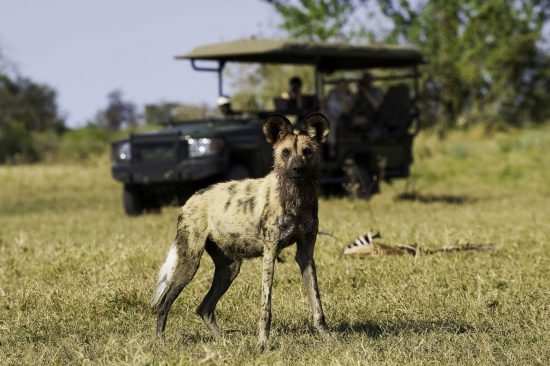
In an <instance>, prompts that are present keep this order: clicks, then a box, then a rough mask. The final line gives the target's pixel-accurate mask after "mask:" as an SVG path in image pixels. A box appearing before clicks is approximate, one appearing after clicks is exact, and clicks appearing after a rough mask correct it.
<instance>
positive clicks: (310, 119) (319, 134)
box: [302, 112, 330, 144]
mask: <svg viewBox="0 0 550 366" xmlns="http://www.w3.org/2000/svg"><path fill="white" fill-rule="evenodd" d="M302 131H304V132H305V133H306V134H307V135H308V136H309V137H310V138H312V139H313V140H315V141H317V142H318V143H320V144H322V143H324V142H326V141H327V138H328V133H329V132H330V123H329V122H328V119H327V117H325V116H324V115H323V114H322V113H319V112H315V113H310V114H308V115H307V116H306V118H304V121H303V122H302Z"/></svg>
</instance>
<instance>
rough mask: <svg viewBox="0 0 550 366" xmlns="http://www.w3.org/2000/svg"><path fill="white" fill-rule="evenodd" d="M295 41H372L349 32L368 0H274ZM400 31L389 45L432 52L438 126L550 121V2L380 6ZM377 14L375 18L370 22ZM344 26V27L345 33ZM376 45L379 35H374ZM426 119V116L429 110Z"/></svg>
mask: <svg viewBox="0 0 550 366" xmlns="http://www.w3.org/2000/svg"><path fill="white" fill-rule="evenodd" d="M268 3H270V4H272V5H273V6H274V9H275V11H277V12H278V13H279V14H280V15H281V16H282V18H283V23H282V26H281V27H282V28H283V29H285V30H287V31H288V33H289V35H290V36H291V37H293V38H298V39H304V40H319V41H326V40H339V41H354V42H365V41H366V40H367V38H368V37H367V36H366V34H367V33H368V32H365V31H364V29H366V25H364V27H363V28H362V29H361V27H359V29H349V27H348V28H346V27H347V25H348V23H349V19H350V18H351V16H350V15H351V14H353V13H354V12H356V11H357V9H359V8H360V7H361V5H363V4H365V3H367V1H365V0H355V1H352V0H296V1H290V0H269V1H268ZM370 5H372V6H378V7H379V10H380V12H381V13H382V14H383V16H385V17H386V19H387V21H388V22H391V23H393V29H392V30H391V31H390V32H389V34H385V35H378V36H379V37H380V36H383V37H382V39H384V41H385V42H386V43H408V44H412V45H416V46H418V47H419V48H420V50H421V51H422V52H423V53H424V55H425V57H426V59H427V61H428V62H427V64H426V65H425V66H424V67H423V70H422V71H423V75H424V76H423V79H422V83H421V85H422V90H423V92H424V93H423V94H424V96H425V99H424V104H425V108H424V110H426V109H427V111H428V113H427V115H428V116H431V117H432V118H431V122H432V123H436V122H437V123H438V125H439V126H440V127H441V129H442V130H445V129H447V128H449V127H452V126H455V125H456V124H457V123H458V122H459V121H460V122H461V123H472V122H475V121H479V120H483V121H486V122H487V123H491V121H498V120H503V119H504V120H506V121H507V122H510V123H516V124H519V123H521V122H522V121H523V120H526V119H539V120H543V119H545V118H548V117H550V115H549V112H550V107H549V106H548V103H545V102H544V101H545V100H547V98H548V97H549V92H548V90H549V89H548V86H549V83H550V82H549V73H550V72H549V71H548V67H547V65H548V61H549V55H548V53H547V52H546V53H545V51H544V50H543V49H542V48H541V47H539V42H540V41H541V39H542V29H543V27H544V25H545V24H547V21H548V19H549V16H550V0H492V1H479V0H465V1H461V0H445V1H443V0H434V1H426V0H424V1H422V0H421V1H412V0H399V1H397V0H382V1H379V2H372V1H371V4H370ZM369 16H370V15H367V18H368V17H369ZM338 28H340V29H338ZM371 40H372V37H371ZM425 116H426V113H425Z"/></svg>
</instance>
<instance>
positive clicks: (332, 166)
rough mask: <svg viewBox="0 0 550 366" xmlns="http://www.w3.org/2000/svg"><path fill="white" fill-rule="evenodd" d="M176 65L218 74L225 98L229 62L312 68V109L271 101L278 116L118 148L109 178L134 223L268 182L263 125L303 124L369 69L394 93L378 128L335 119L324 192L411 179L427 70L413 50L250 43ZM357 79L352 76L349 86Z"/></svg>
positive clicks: (177, 126)
mask: <svg viewBox="0 0 550 366" xmlns="http://www.w3.org/2000/svg"><path fill="white" fill-rule="evenodd" d="M176 59H184V60H190V61H191V66H192V67H193V68H194V69H195V70H196V71H205V72H215V73H217V74H218V81H219V82H218V93H219V95H220V96H222V95H223V77H222V71H223V69H224V66H226V65H227V63H230V62H239V63H271V64H294V65H310V66H311V67H312V71H313V72H314V75H315V93H314V94H313V95H309V96H304V98H305V99H304V100H307V101H308V103H305V105H303V106H302V107H303V108H302V109H301V110H297V109H292V110H291V109H290V108H289V107H288V105H285V104H284V101H282V100H281V98H277V96H274V106H275V108H274V110H271V111H254V112H248V113H246V114H241V115H231V116H228V117H225V118H205V119H202V120H194V121H180V122H171V123H169V124H167V127H166V128H165V129H164V130H162V131H159V132H154V133H147V134H136V135H130V136H128V137H127V138H124V139H122V140H119V141H115V142H113V143H112V157H113V165H112V174H113V177H114V178H115V179H116V180H118V181H120V182H122V183H123V184H124V190H123V203H124V209H125V211H126V213H127V214H129V215H137V214H140V213H142V212H143V211H147V210H158V209H159V208H160V207H161V206H162V205H165V204H170V203H180V204H181V203H182V202H184V201H185V200H186V199H187V198H188V197H189V196H190V195H191V194H192V193H194V192H195V191H196V190H198V189H201V188H204V187H206V186H207V185H210V184H212V183H215V182H219V181H223V180H228V179H237V178H244V177H261V176H263V175H265V174H266V173H267V172H268V171H269V170H270V169H271V167H272V164H273V158H272V150H271V147H270V146H269V145H268V144H267V143H266V142H265V140H264V137H263V135H262V122H263V121H264V120H265V117H266V116H268V115H269V114H270V113H273V112H278V113H283V114H285V115H287V116H289V118H291V120H292V118H294V120H296V121H299V119H300V118H301V117H303V116H304V115H306V114H307V113H308V112H312V111H315V110H319V108H320V106H322V105H323V101H325V95H326V91H327V90H328V89H329V88H331V87H332V86H333V85H334V84H335V82H336V81H335V79H334V78H335V76H334V75H338V74H345V75H360V73H361V72H363V71H365V70H370V69H376V70H377V75H383V76H378V77H375V78H374V79H375V81H376V82H377V83H380V84H384V85H386V86H387V90H386V91H385V97H384V99H383V102H382V104H381V106H380V108H379V110H378V113H377V116H376V117H377V118H376V119H377V124H376V125H377V126H378V127H377V128H375V129H372V128H370V127H369V125H368V124H367V125H365V124H364V123H361V116H359V115H354V112H351V113H347V114H346V115H342V116H340V117H339V118H338V120H337V121H331V124H332V128H335V141H336V143H335V144H333V148H332V149H331V151H327V152H325V154H324V164H323V166H324V168H323V169H324V170H323V172H322V174H321V185H322V188H324V189H325V190H327V191H330V190H331V189H334V188H335V187H336V188H342V187H345V188H346V189H347V191H349V192H350V193H352V194H354V195H357V196H360V197H369V196H371V195H372V194H374V193H376V192H378V187H379V182H380V180H382V179H384V180H387V181H390V180H392V179H394V178H404V177H407V176H408V175H409V168H410V166H411V164H412V161H413V159H412V143H413V139H414V136H415V134H416V133H417V132H418V126H419V123H418V115H419V113H418V109H417V108H416V101H417V99H418V78H419V72H418V66H419V65H420V64H421V63H422V62H423V59H422V55H421V53H420V52H419V51H418V50H416V49H414V48H410V47H402V46H355V45H344V44H330V43H304V42H296V41H276V40H256V39H251V40H240V41H233V42H226V43H221V44H214V45H208V46H203V47H198V48H196V49H194V50H193V51H191V52H190V53H187V54H184V55H180V56H176ZM199 63H200V64H199ZM206 64H210V65H206ZM212 64H214V65H215V67H212ZM357 79H358V77H357V76H356V77H355V79H354V78H353V77H348V81H351V82H354V81H357ZM358 121H359V122H358Z"/></svg>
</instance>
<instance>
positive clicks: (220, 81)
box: [191, 58, 225, 97]
mask: <svg viewBox="0 0 550 366" xmlns="http://www.w3.org/2000/svg"><path fill="white" fill-rule="evenodd" d="M195 61H196V60H195V59H194V58H192V59H191V67H192V68H193V70H195V71H208V72H216V73H217V74H218V96H220V97H221V96H222V95H223V67H224V66H225V61H223V60H220V61H218V67H202V66H198V65H197V64H196V63H195Z"/></svg>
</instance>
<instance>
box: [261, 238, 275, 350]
mask: <svg viewBox="0 0 550 366" xmlns="http://www.w3.org/2000/svg"><path fill="white" fill-rule="evenodd" d="M276 258H277V253H276V248H264V262H263V271H262V310H261V311H262V313H261V316H260V336H259V341H258V345H259V346H260V349H261V350H262V351H263V350H265V347H266V345H267V339H268V338H269V329H270V327H271V288H272V287H273V275H274V272H275V260H276Z"/></svg>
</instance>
